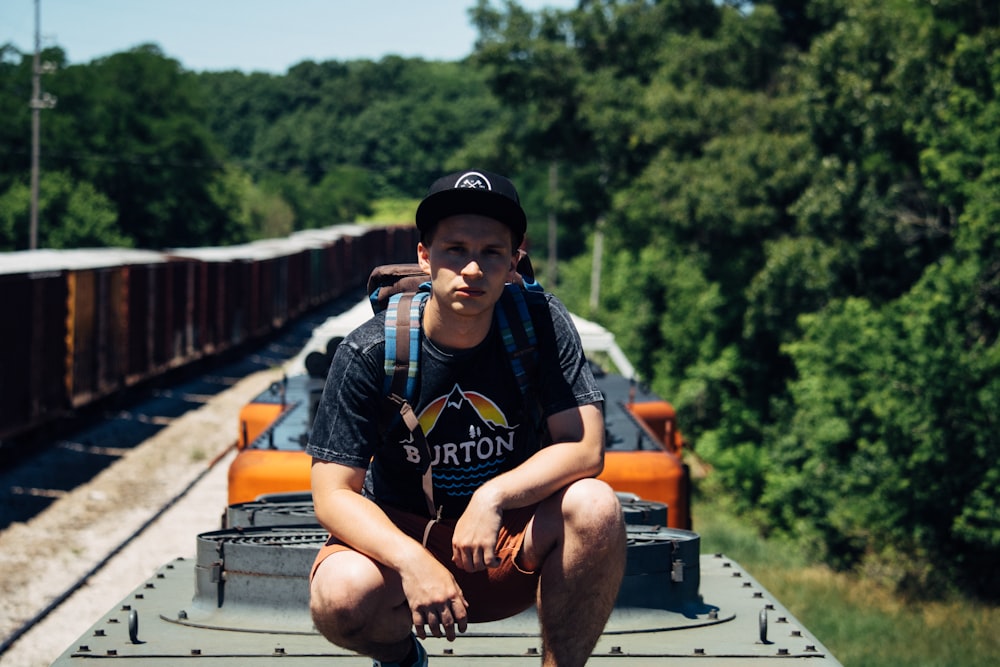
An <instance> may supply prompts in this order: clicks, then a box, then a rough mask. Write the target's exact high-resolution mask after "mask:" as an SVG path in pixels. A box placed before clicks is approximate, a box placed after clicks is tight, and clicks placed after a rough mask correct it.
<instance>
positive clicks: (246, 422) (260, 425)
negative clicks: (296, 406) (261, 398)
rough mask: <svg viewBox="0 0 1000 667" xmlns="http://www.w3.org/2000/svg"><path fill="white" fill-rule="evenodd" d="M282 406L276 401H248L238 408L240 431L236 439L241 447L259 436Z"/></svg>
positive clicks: (275, 417)
mask: <svg viewBox="0 0 1000 667" xmlns="http://www.w3.org/2000/svg"><path fill="white" fill-rule="evenodd" d="M283 409H284V408H283V407H282V406H281V405H280V404H278V403H249V404H247V405H245V406H243V408H242V409H241V410H240V433H239V439H238V440H237V441H236V444H237V446H238V447H239V448H240V449H243V448H244V447H246V446H247V445H249V444H250V443H251V442H253V441H254V440H256V439H257V438H259V437H260V434H261V433H263V432H264V429H266V428H267V427H268V426H270V425H271V424H272V423H273V422H274V420H275V419H277V418H278V415H280V414H281V411H282V410H283Z"/></svg>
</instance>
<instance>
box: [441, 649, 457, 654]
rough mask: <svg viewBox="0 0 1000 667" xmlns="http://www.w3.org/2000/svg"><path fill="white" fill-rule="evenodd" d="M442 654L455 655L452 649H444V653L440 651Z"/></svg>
mask: <svg viewBox="0 0 1000 667" xmlns="http://www.w3.org/2000/svg"><path fill="white" fill-rule="evenodd" d="M442 652H443V653H444V654H445V655H455V649H453V648H446V649H445V650H444V651H442Z"/></svg>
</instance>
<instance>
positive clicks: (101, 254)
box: [0, 248, 166, 275]
mask: <svg viewBox="0 0 1000 667" xmlns="http://www.w3.org/2000/svg"><path fill="white" fill-rule="evenodd" d="M165 261H166V258H165V257H164V256H163V254H162V253H159V252H156V251H154V250H138V249H135V248H73V249H68V250H53V249H41V250H21V251H17V252H7V253H0V275H2V274H22V273H45V272H51V271H81V270H87V269H102V268H108V267H114V266H122V265H130V264H133V265H134V264H159V263H162V262H165Z"/></svg>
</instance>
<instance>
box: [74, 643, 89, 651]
mask: <svg viewBox="0 0 1000 667" xmlns="http://www.w3.org/2000/svg"><path fill="white" fill-rule="evenodd" d="M77 651H79V652H80V653H90V647H89V646H87V645H86V644H80V648H78V649H77Z"/></svg>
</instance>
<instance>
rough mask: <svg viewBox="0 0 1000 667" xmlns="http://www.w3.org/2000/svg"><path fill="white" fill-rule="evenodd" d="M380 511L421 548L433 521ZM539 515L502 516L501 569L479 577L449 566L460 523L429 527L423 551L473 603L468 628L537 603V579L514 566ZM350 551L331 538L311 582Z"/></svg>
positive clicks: (517, 512) (531, 511) (444, 522)
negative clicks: (337, 555)
mask: <svg viewBox="0 0 1000 667" xmlns="http://www.w3.org/2000/svg"><path fill="white" fill-rule="evenodd" d="M382 509H383V510H384V511H385V513H386V514H387V515H388V517H389V518H390V519H391V520H392V522H393V523H394V524H396V526H397V527H398V528H399V529H400V530H402V531H403V532H404V533H406V534H407V535H409V536H410V537H412V538H413V539H415V540H416V541H418V542H422V541H423V538H424V530H425V529H426V528H427V524H428V522H429V521H430V519H428V518H426V517H423V516H420V515H417V514H410V513H409V512H403V511H401V510H397V509H393V508H391V507H383V508H382ZM535 509H536V506H534V505H533V506H530V507H522V508H519V509H514V510H505V511H504V513H503V520H502V523H501V526H500V534H499V535H498V536H497V546H496V551H497V557H498V558H499V559H500V565H499V566H497V567H490V568H486V569H485V570H481V571H479V572H466V571H465V570H462V569H460V568H459V567H458V566H457V565H455V563H454V562H452V560H451V557H452V545H451V539H452V535H453V534H454V532H455V524H456V523H457V521H458V520H457V519H441V521H438V522H435V523H434V524H433V525H432V526H431V529H430V534H429V535H428V536H427V544H426V545H425V546H426V547H427V550H428V551H430V552H431V553H432V554H434V557H435V558H437V559H438V561H440V562H441V563H442V564H443V565H444V566H445V567H447V568H448V570H449V571H450V572H451V573H452V576H454V577H455V581H456V582H458V585H459V587H460V588H461V589H462V594H463V595H464V596H465V599H466V601H467V602H468V603H469V622H470V623H485V622H487V621H495V620H498V619H501V618H508V617H510V616H513V615H515V614H518V613H520V612H522V611H524V610H525V609H527V608H528V607H530V606H531V605H533V604H534V603H535V594H536V592H537V590H538V576H539V573H538V572H527V571H525V570H523V569H521V568H520V567H519V566H518V564H517V563H516V562H515V561H516V559H517V555H518V553H520V551H521V545H522V544H523V543H524V533H525V528H526V527H527V525H528V521H529V520H530V519H531V517H532V516H533V515H534V513H535ZM350 549H351V548H350V547H349V546H347V545H345V544H343V543H342V542H340V541H338V540H337V539H336V538H335V537H330V539H329V540H327V543H326V544H325V545H324V546H323V547H322V548H320V550H319V553H318V554H316V560H315V561H314V562H313V566H312V572H311V573H310V575H309V579H310V580H312V577H313V576H314V575H315V574H316V568H317V567H319V564H320V563H321V562H323V560H324V559H325V558H326V557H327V556H330V555H331V554H334V553H337V552H338V551H345V550H350Z"/></svg>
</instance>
